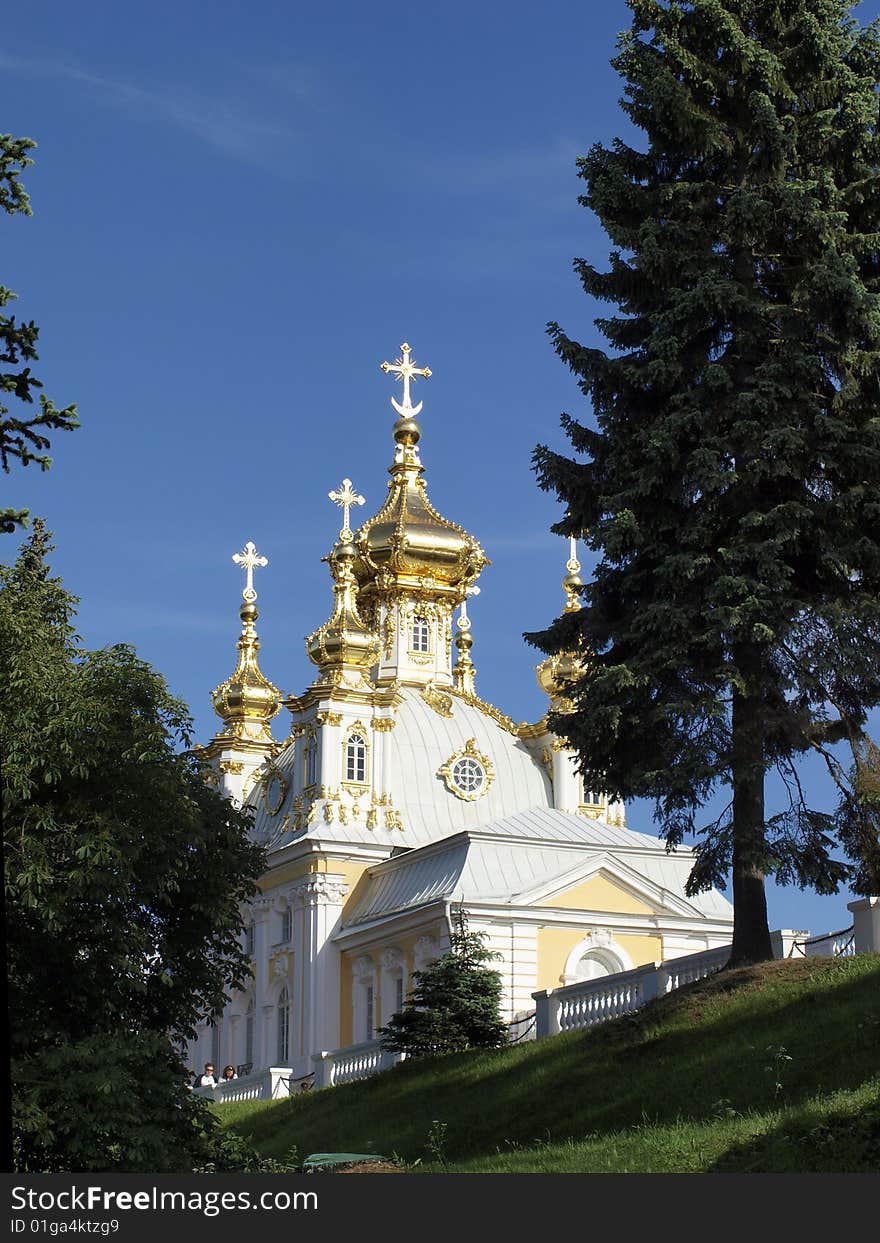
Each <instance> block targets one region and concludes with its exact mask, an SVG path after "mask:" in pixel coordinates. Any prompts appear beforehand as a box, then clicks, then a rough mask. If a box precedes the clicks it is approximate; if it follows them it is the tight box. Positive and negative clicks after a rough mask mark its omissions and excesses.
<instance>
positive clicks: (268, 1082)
mask: <svg viewBox="0 0 880 1243" xmlns="http://www.w3.org/2000/svg"><path fill="white" fill-rule="evenodd" d="M290 1080H291V1071H290V1069H289V1067H286V1066H268V1067H267V1068H266V1069H265V1070H258V1071H255V1072H254V1073H253V1074H250V1075H240V1076H239V1077H238V1079H223V1080H221V1082H220V1083H218V1084H217V1086H216V1087H215V1088H193V1091H194V1092H197V1093H198V1094H199V1096H204V1097H207V1099H208V1100H210V1101H216V1102H217V1103H218V1104H223V1103H224V1102H225V1101H271V1100H278V1099H279V1098H280V1097H284V1096H290Z"/></svg>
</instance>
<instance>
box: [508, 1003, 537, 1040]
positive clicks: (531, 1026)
mask: <svg viewBox="0 0 880 1243" xmlns="http://www.w3.org/2000/svg"><path fill="white" fill-rule="evenodd" d="M536 1019H537V1012H536V1011H535V1010H530V1011H529V1013H528V1014H520V1015H519V1016H518V1017H517V1018H515V1019H511V1020H510V1022H509V1023H508V1024H507V1041H508V1044H521V1043H522V1042H523V1041H524V1040H534V1039H535V1027H536V1025H537V1024H536Z"/></svg>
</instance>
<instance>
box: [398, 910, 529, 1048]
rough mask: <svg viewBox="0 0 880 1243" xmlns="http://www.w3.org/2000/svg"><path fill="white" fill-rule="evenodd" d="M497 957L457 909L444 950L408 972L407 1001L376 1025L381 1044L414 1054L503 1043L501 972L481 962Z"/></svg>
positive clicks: (481, 935) (505, 1041)
mask: <svg viewBox="0 0 880 1243" xmlns="http://www.w3.org/2000/svg"><path fill="white" fill-rule="evenodd" d="M497 957H498V955H497V954H495V953H494V952H493V951H492V950H489V949H487V948H486V946H485V943H484V934H483V933H478V932H469V931H468V926H467V916H466V915H465V913H464V911H462V910H459V911H458V912H457V913H456V915H455V917H454V920H453V927H452V933H451V936H450V944H449V949H448V950H447V952H446V953H445V954H443V955H441V957H440V958H437V959H435V961H434V962H432V963H430V964H429V966H427V967H425V969H424V970H423V971H414V972H413V985H414V987H413V989H412V992H411V994H410V996H409V997H408V998H407V1001H406V1004H405V1005H404V1007H403V1009H402V1010H401V1011H399V1012H398V1013H397V1014H395V1015H392V1017H391V1019H390V1020H389V1022H388V1025H387V1026H386V1027H381V1028H380V1029H379V1032H380V1035H381V1037H382V1044H383V1045H384V1047H385V1048H386V1049H392V1050H395V1051H397V1052H401V1053H406V1054H407V1055H408V1056H410V1057H415V1056H418V1055H420V1054H429V1053H460V1052H462V1051H463V1050H465V1049H497V1048H500V1047H501V1046H502V1045H503V1044H506V1043H507V1028H506V1027H505V1024H504V1022H503V1021H502V1019H501V1017H500V1015H499V1007H500V1004H501V976H500V975H499V974H498V972H497V971H492V970H490V969H489V968H487V967H486V965H485V964H486V963H487V962H491V961H492V960H493V959H496V958H497Z"/></svg>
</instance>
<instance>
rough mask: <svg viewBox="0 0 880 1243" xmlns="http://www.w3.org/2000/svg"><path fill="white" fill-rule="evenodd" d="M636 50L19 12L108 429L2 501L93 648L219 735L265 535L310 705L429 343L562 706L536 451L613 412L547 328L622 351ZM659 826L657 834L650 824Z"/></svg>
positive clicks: (269, 646)
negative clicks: (341, 573)
mask: <svg viewBox="0 0 880 1243" xmlns="http://www.w3.org/2000/svg"><path fill="white" fill-rule="evenodd" d="M878 10H880V0H876V2H875V0H871V2H870V3H865V4H863V5H861V6H860V8H859V10H858V13H859V16H860V19H861V20H862V21H863V22H864V21H868V20H871V19H873V18H874V17H875V16H877V13H878ZM626 25H628V14H627V9H626V6H625V4H624V3H623V2H622V0H603V3H601V4H599V3H592V4H585V3H583V0H581V2H580V3H575V2H574V0H561V2H557V3H550V4H548V5H545V6H542V7H541V9H540V14H539V11H538V9H537V8H536V6H534V5H531V4H523V3H506V4H504V5H501V4H495V3H493V4H486V5H470V4H463V3H459V2H458V0H451V2H448V3H446V4H444V5H442V6H440V5H436V6H434V5H432V6H426V5H416V6H409V7H408V8H407V7H406V6H400V5H398V4H389V3H386V2H385V0H376V2H374V3H373V4H371V5H368V6H367V5H362V4H354V3H351V2H346V3H335V4H329V5H325V6H323V8H321V9H320V10H319V8H318V6H313V5H305V4H290V3H278V4H271V3H267V2H266V0H255V2H253V3H249V4H243V3H242V4H237V3H212V4H211V5H210V6H208V5H204V4H201V5H200V4H193V3H176V4H173V5H172V4H169V3H166V2H164V0H159V2H156V3H151V4H150V5H118V4H111V3H108V2H106V0H98V2H94V3H86V4H82V5H76V6H72V5H69V4H61V3H57V2H56V3H43V4H35V5H30V6H19V7H18V8H17V9H16V11H15V13H14V14H9V15H7V20H6V23H5V31H6V38H5V39H4V44H3V46H2V48H0V97H2V114H0V129H2V130H3V131H4V132H11V133H13V134H16V135H28V136H30V137H32V138H34V139H35V140H36V141H37V142H38V144H39V147H38V150H37V152H36V159H37V163H36V165H35V167H34V168H32V169H30V170H28V173H27V176H26V185H27V188H28V190H29V192H30V194H31V199H32V204H33V208H34V216H33V218H32V219H25V218H23V217H16V218H8V219H4V220H3V221H2V222H0V224H2V230H3V238H4V245H3V264H2V271H0V278H2V281H3V283H4V284H6V285H8V286H9V287H10V288H12V289H14V290H16V291H17V292H18V294H19V302H18V304H17V307H16V314H19V315H21V316H22V317H25V318H31V317H33V318H34V319H35V320H36V321H37V323H38V324H39V325H40V328H41V345H40V348H41V359H40V362H39V364H38V367H37V368H35V370H36V372H37V374H38V375H39V376H40V377H41V378H42V379H43V381H44V383H45V386H46V387H45V391H46V392H47V393H48V394H49V395H50V396H52V397H53V398H54V400H55V401H56V402H57V403H58V404H62V403H66V402H68V401H76V402H77V403H78V405H79V409H80V417H81V421H82V427H81V429H80V430H78V431H76V432H75V433H72V434H70V435H66V436H65V435H56V436H55V438H54V442H53V448H52V454H53V457H54V466H53V468H52V470H51V471H50V472H49V473H47V474H41V473H40V472H39V471H38V470H35V469H34V468H33V467H31V468H29V469H28V470H27V471H17V472H16V473H15V474H13V475H11V476H9V477H4V479H3V485H4V504H7V505H12V506H27V507H29V508H30V509H31V511H32V512H33V513H34V514H40V515H42V516H43V517H45V519H46V520H47V522H48V523H49V525H50V527H51V528H52V529H53V530H54V532H55V542H56V548H57V551H56V554H55V568H56V570H57V571H58V572H60V573H61V574H62V576H63V577H64V579H65V582H66V585H67V586H68V588H69V589H70V590H71V591H73V592H75V593H76V594H77V595H79V596H80V597H81V598H82V604H81V608H80V614H79V624H80V631H81V633H82V635H83V638H84V640H85V642H86V644H87V645H89V646H101V645H104V644H108V643H114V642H127V643H131V644H133V645H134V646H135V647H136V648H137V650H138V652H139V653H140V654H141V656H143V657H144V658H145V659H147V660H149V661H150V662H152V663H153V664H154V665H155V666H156V667H157V668H158V669H160V670H161V671H162V672H163V673H164V675H165V676H166V678H167V679H168V682H169V684H170V686H171V688H172V689H173V691H174V692H175V693H177V694H179V695H180V696H182V697H183V698H184V699H185V700H186V701H187V702H188V703H189V705H190V707H191V710H192V712H193V715H194V718H195V721H196V726H197V735H198V737H199V739H200V740H201V741H207V739H208V738H209V737H210V735H211V734H212V733H214V732H215V731H216V726H217V721H216V718H215V717H214V716H213V712H212V709H211V704H210V691H211V690H212V688H213V687H214V686H215V685H216V684H217V683H218V682H220V681H221V680H222V679H223V678H225V677H226V676H228V674H229V673H230V672H231V670H232V667H233V664H234V657H235V641H236V639H237V636H238V602H239V599H240V591H241V586H242V582H241V579H242V575H241V572H240V571H239V570H238V569H237V568H236V567H235V566H234V565H233V563H232V560H231V557H232V554H233V553H234V552H237V551H239V550H240V549H241V548H242V547H243V545H244V543H245V541H247V540H248V539H252V540H253V541H254V542H255V543H256V545H257V547H258V549H259V551H260V552H262V553H264V554H265V555H266V556H267V557H268V558H269V562H270V564H269V567H268V568H267V569H266V570H263V571H261V572H259V573H258V577H257V588H258V591H259V607H260V610H261V617H260V622H259V632H260V637H261V640H262V644H263V650H262V661H263V667H264V670H265V672H266V673H267V675H268V676H270V677H271V678H272V679H273V680H274V681H275V682H276V683H277V684H278V685H279V686H280V687H281V688H282V689H283V690H284V691H285V692H288V693H289V692H294V693H298V692H300V691H302V690H303V689H304V687H305V686H306V685H307V683H308V682H309V681H310V680H311V675H312V666H311V665H310V664H309V662H308V660H307V658H306V655H305V650H304V645H303V637H304V636H305V635H306V634H307V633H308V632H309V631H311V630H312V629H313V628H314V627H315V626H316V625H318V624H320V623H321V622H323V621H324V620H325V619H326V617H327V615H328V612H329V606H330V601H331V592H330V580H329V576H328V573H327V567H326V566H325V565H323V564H322V563H321V557H322V556H324V555H325V553H326V552H327V551H328V549H329V548H330V546H331V544H332V541H333V538H334V536H335V534H336V531H337V530H338V526H339V522H338V511H337V510H336V509H335V507H334V506H333V505H331V503H330V502H329V501H328V500H327V492H328V491H329V490H330V489H331V488H334V487H336V486H338V484H339V483H340V481H341V479H342V478H343V476H349V477H351V479H352V480H353V481H354V483H355V485H356V487H357V489H358V490H359V491H360V492H361V493H362V494H363V495H364V496H365V497H366V498H367V504H366V506H365V507H364V508H363V509H362V510H361V511H359V513H360V515H361V516H362V517H363V516H366V515H367V514H368V513H370V512H374V511H375V509H376V508H377V507H378V505H379V504H380V502H381V499H382V496H383V494H384V491H385V480H386V473H385V472H386V468H387V466H388V465H389V463H390V461H391V449H392V441H391V426H392V423H393V419H394V414H393V412H392V410H391V407H390V405H389V397H390V396H391V395H393V394H395V393H396V389H395V387H394V386H393V385H392V383H391V382H390V381H389V379H387V378H386V377H385V376H384V375H383V374H382V373H381V371H380V370H379V363H380V362H381V361H382V360H383V359H389V360H393V359H394V358H395V357H396V356H397V354H398V352H399V348H398V347H399V345H400V343H401V342H402V341H404V340H406V341H409V342H410V343H411V344H412V346H413V354H414V357H415V358H416V360H417V361H418V362H419V363H420V364H422V365H424V364H427V365H429V366H430V367H431V369H432V371H433V376H432V378H431V379H430V380H429V381H427V382H426V383H421V384H420V385H419V387H418V388H417V389H416V390H415V397H416V399H418V398H422V399H423V400H424V403H425V406H424V412H423V415H422V418H421V422H422V429H423V434H422V459H423V461H424V463H425V466H426V468H427V478H428V486H429V491H430V495H431V497H432V499H433V500H434V503H435V504H436V505H437V506H438V508H439V509H440V510H441V512H443V513H444V514H445V515H446V516H448V517H450V518H452V519H454V520H455V521H457V522H460V523H461V524H462V525H463V526H465V527H466V528H467V529H468V530H470V531H471V532H472V533H474V534H475V535H477V536H478V537H479V538H480V539H481V541H482V542H483V545H484V547H485V549H486V551H487V553H488V555H489V557H490V558H491V560H492V565H491V567H490V568H488V569H487V570H486V571H485V572H484V574H483V576H482V580H481V589H482V590H481V595H480V596H479V597H478V599H477V600H476V601H475V602H474V603H473V604H472V607H471V609H470V612H471V617H472V620H473V633H474V638H475V646H474V650H473V656H474V659H475V663H476V665H477V688H478V691H479V692H480V694H481V695H483V697H484V698H486V699H489V700H490V701H492V702H494V703H496V704H497V705H498V706H499V707H501V708H503V709H504V710H505V711H507V712H509V713H510V714H511V715H512V716H514V717H515V718H516V719H518V720H520V719H529V720H535V719H537V718H538V717H539V716H540V715H541V713H542V712H543V710H544V707H545V699H544V696H543V695H542V693H541V691H540V690H539V688H538V686H537V684H536V682H535V678H534V672H533V668H534V664H535V662H536V654H535V653H534V652H533V651H532V649H530V648H528V647H527V646H526V645H525V644H524V642H523V640H522V637H521V635H522V632H523V631H524V630H530V629H538V628H541V627H542V626H543V625H545V624H546V623H548V622H549V621H550V620H551V618H552V617H553V616H555V614H556V613H557V612H558V610H559V608H560V606H561V603H562V599H563V597H562V592H561V587H560V580H561V577H562V575H563V573H564V561H565V558H566V556H567V548H566V547H565V546H564V545H563V542H562V541H561V540H560V539H559V538H558V537H555V536H553V535H551V534H550V533H549V526H550V524H551V523H552V522H553V521H555V520H556V518H557V517H558V506H557V504H556V502H555V501H554V500H552V499H551V498H550V497H548V496H546V495H544V494H543V493H541V492H540V491H539V490H538V488H537V486H536V484H535V481H534V476H533V474H532V471H531V467H530V456H531V452H532V449H533V447H534V446H535V444H536V443H537V442H538V441H544V442H547V443H550V444H553V445H555V446H557V447H559V448H563V449H565V448H567V447H568V446H567V442H566V441H565V439H564V437H563V436H562V433H561V432H560V430H559V414H560V412H561V411H563V410H570V411H571V412H573V413H581V414H583V413H584V409H583V404H582V403H583V399H582V398H581V396H580V394H579V392H578V390H577V388H576V385H575V383H574V381H573V379H572V377H571V376H570V375H569V373H568V372H567V371H566V369H565V368H564V367H563V366H562V364H561V363H560V362H559V361H558V360H557V358H556V356H555V354H554V353H553V351H552V349H551V347H550V343H549V341H548V339H547V337H546V335H545V325H546V323H547V321H548V320H550V319H554V320H558V321H559V322H560V323H562V325H563V326H564V327H565V328H566V330H567V331H568V332H569V333H570V334H571V335H573V336H576V337H580V338H581V339H582V340H594V339H596V334H595V330H594V329H593V327H592V319H593V317H594V316H595V315H596V314H597V313H598V308H597V307H596V306H594V305H592V304H591V303H590V302H589V301H588V299H587V298H586V297H585V296H584V294H583V293H582V292H581V290H580V287H579V285H578V282H577V280H576V279H575V277H574V276H573V274H572V270H571V268H572V259H573V258H574V257H575V256H586V257H589V258H591V259H592V260H594V261H596V262H600V263H601V262H603V261H604V259H605V257H606V255H607V251H608V249H609V247H608V243H607V240H606V239H605V237H604V235H603V233H602V231H601V229H600V227H599V225H598V223H597V221H596V220H595V219H594V218H593V217H592V216H591V215H590V214H589V213H588V212H587V211H586V210H585V209H584V208H582V207H580V206H579V205H578V203H577V195H578V194H579V193H580V191H581V189H582V183H581V182H579V181H578V179H577V178H576V176H575V159H576V157H577V156H578V155H579V154H583V153H584V152H585V151H586V150H587V149H588V148H589V146H590V145H591V144H592V143H594V142H596V141H607V140H609V139H610V138H611V137H613V136H614V135H615V134H625V133H628V132H629V131H628V128H627V122H626V121H625V118H624V117H623V114H622V113H621V112H620V110H619V108H618V103H617V101H618V98H619V96H620V93H621V83H620V81H619V79H618V78H617V76H616V75H615V74H614V72H613V70H612V69H611V68H610V66H609V64H608V61H609V58H610V57H611V55H612V54H613V50H614V42H615V38H616V34H617V32H618V31H619V30H621V29H623V28H624V27H625V26H626ZM6 538H7V542H6V545H5V548H6V556H7V557H11V556H12V555H13V553H14V549H15V546H16V544H17V540H16V539H15V538H14V537H6ZM283 715H284V716H285V717H286V714H283ZM284 732H286V723H282V721H281V718H278V721H277V722H276V733H277V734H278V736H283V733H284ZM810 776H811V779H812V780H813V781H814V783H815V784H814V788H815V789H816V791H817V799H818V800H819V801H824V802H825V803H826V805H830V804H831V803H833V796H832V794H831V792H830V791H828V790H827V789H826V788H825V786H824V785H823V779H822V776H821V773H819V772H818V770H816V771H812V770H811V772H810ZM630 824H631V825H632V827H634V828H640V829H643V830H648V831H650V827H651V826H650V808H649V806H648V805H646V804H642V805H637V806H635V807H633V808H631V810H630ZM847 896H848V895H845V894H840V895H838V896H836V897H833V898H825V899H819V898H816V897H815V896H813V895H809V894H802V893H800V892H798V891H797V890H790V889H789V890H777V889H776V888H775V887H773V886H771V887H770V889H769V906H770V922H771V926H772V927H796V928H810V929H811V930H812V931H814V932H824V931H827V930H829V929H836V928H840V927H843V926H845V925H847V924H848V923H849V922H850V917H849V913H848V912H847V911H846V908H845V902H846V900H847Z"/></svg>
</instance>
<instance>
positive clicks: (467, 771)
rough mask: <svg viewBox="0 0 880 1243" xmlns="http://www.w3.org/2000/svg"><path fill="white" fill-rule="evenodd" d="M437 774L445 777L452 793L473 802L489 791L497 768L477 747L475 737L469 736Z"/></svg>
mask: <svg viewBox="0 0 880 1243" xmlns="http://www.w3.org/2000/svg"><path fill="white" fill-rule="evenodd" d="M437 775H438V776H439V777H442V778H443V780H444V782H445V783H446V788H447V790H448V791H449V793H450V794H454V795H455V797H456V798H461V799H464V800H465V801H466V802H470V803H472V802H474V800H476V799H478V798H482V797H483V795H484V794H485V793H486V792H487V791H488V789H489V786H490V785H491V784H492V782H493V781H494V779H495V770H494V768H493V767H492V764H491V763H490V761H489V757H488V756H486V755H484V754H483V753H482V751H479V750H478V749H477V744H476V741H475V740H474V739H473V738H469V739H468V740H467V742H466V743H465V744H464V746H463V747H461V748H460V749H459V750H458V751H455V752H453V754H452V755H450V757H449V759H448V760H447V761H446V763H445V764H444V765H443V766H442V767H441V768H440V769H439V770H438V774H437Z"/></svg>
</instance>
